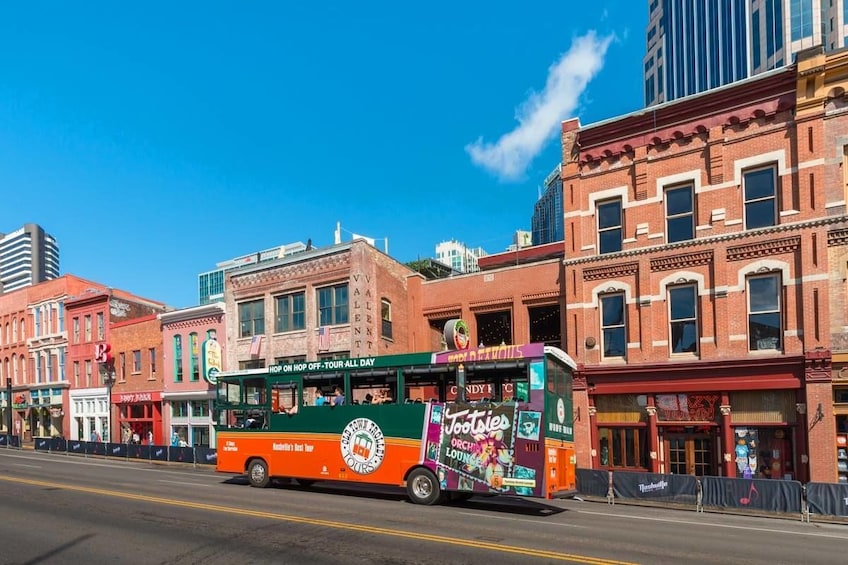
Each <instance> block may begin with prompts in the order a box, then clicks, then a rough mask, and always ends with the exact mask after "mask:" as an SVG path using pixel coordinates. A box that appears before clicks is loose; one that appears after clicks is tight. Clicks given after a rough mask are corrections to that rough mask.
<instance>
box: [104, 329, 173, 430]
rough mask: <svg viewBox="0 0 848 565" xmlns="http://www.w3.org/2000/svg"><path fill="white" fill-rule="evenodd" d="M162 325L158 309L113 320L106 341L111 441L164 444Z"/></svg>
mask: <svg viewBox="0 0 848 565" xmlns="http://www.w3.org/2000/svg"><path fill="white" fill-rule="evenodd" d="M161 328H162V326H161V323H160V321H159V318H158V316H157V313H150V314H146V315H142V316H139V317H137V318H130V319H126V320H116V321H113V322H112V323H111V325H110V328H109V337H108V342H109V344H110V345H111V347H112V355H114V357H115V376H114V382H113V383H112V387H111V404H112V405H114V408H113V409H112V413H111V417H112V422H111V430H110V431H111V433H110V434H109V437H112V438H114V439H113V440H112V441H122V442H124V443H126V442H127V441H128V440H131V439H132V438H133V437H135V436H136V435H137V436H138V437H139V440H140V441H144V442H145V443H147V442H149V441H150V439H151V438H152V440H153V441H152V442H151V443H152V445H164V444H165V443H166V442H167V437H166V435H165V433H164V430H163V410H162V386H163V380H162V379H163V370H162V369H163V368H164V363H163V360H162V358H163V347H162V329H161Z"/></svg>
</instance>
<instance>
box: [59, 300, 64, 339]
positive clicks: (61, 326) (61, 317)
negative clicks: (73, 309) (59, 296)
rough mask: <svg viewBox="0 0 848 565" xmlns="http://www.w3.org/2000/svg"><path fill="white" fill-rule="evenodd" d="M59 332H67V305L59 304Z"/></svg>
mask: <svg viewBox="0 0 848 565" xmlns="http://www.w3.org/2000/svg"><path fill="white" fill-rule="evenodd" d="M59 331H60V332H63V331H65V303H64V302H60V303H59Z"/></svg>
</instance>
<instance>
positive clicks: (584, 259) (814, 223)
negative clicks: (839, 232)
mask: <svg viewBox="0 0 848 565" xmlns="http://www.w3.org/2000/svg"><path fill="white" fill-rule="evenodd" d="M844 221H845V216H833V217H827V218H817V219H815V220H810V221H808V222H797V223H791V224H784V225H780V226H773V227H770V228H760V229H758V230H756V231H754V232H752V231H740V232H734V233H729V234H722V235H716V236H712V237H703V238H698V239H690V240H688V241H685V242H680V243H671V244H669V243H664V244H662V245H650V246H647V247H638V248H636V249H628V250H627V251H619V252H618V253H604V254H603V255H587V256H581V257H574V258H572V259H569V258H567V257H566V258H565V259H563V261H562V263H563V265H565V266H567V267H571V266H574V265H580V264H583V263H595V262H598V261H601V260H603V261H616V260H618V261H621V260H622V259H630V258H635V257H639V256H642V255H651V254H655V253H659V252H662V251H670V250H674V249H685V248H687V247H703V246H709V247H714V246H715V244H717V243H722V242H725V241H734V240H742V239H745V238H750V237H755V236H757V237H758V236H763V235H769V234H777V233H789V232H797V231H802V230H805V229H810V228H816V227H819V226H826V225H829V224H836V223H842V222H844Z"/></svg>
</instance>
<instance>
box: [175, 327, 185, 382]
mask: <svg viewBox="0 0 848 565" xmlns="http://www.w3.org/2000/svg"><path fill="white" fill-rule="evenodd" d="M174 382H175V383H181V382H183V336H181V335H175V336H174Z"/></svg>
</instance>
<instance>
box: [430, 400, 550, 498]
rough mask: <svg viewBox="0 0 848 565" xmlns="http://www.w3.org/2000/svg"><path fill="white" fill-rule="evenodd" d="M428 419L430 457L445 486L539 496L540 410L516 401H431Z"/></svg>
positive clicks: (453, 489) (540, 475)
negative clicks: (438, 402)
mask: <svg viewBox="0 0 848 565" xmlns="http://www.w3.org/2000/svg"><path fill="white" fill-rule="evenodd" d="M428 419H429V420H428V422H429V423H428V425H427V431H426V440H425V443H426V447H425V460H426V461H427V462H428V463H430V464H431V465H432V466H433V467H434V468H435V471H436V476H437V477H438V479H439V482H440V485H441V488H442V489H444V490H451V491H467V492H487V493H498V494H516V495H521V496H540V494H541V492H542V472H541V469H542V464H543V460H542V452H543V451H544V450H543V449H541V447H540V445H539V444H540V441H539V440H540V428H541V426H542V414H541V413H540V412H537V411H532V410H521V409H519V406H518V404H515V403H511V402H510V403H503V404H495V403H478V404H465V403H447V404H431V405H430V410H429V411H428ZM528 445H532V446H533V447H529V448H528V447H527V446H528ZM517 454H520V456H518V457H517ZM537 469H538V470H539V474H538V479H537Z"/></svg>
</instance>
